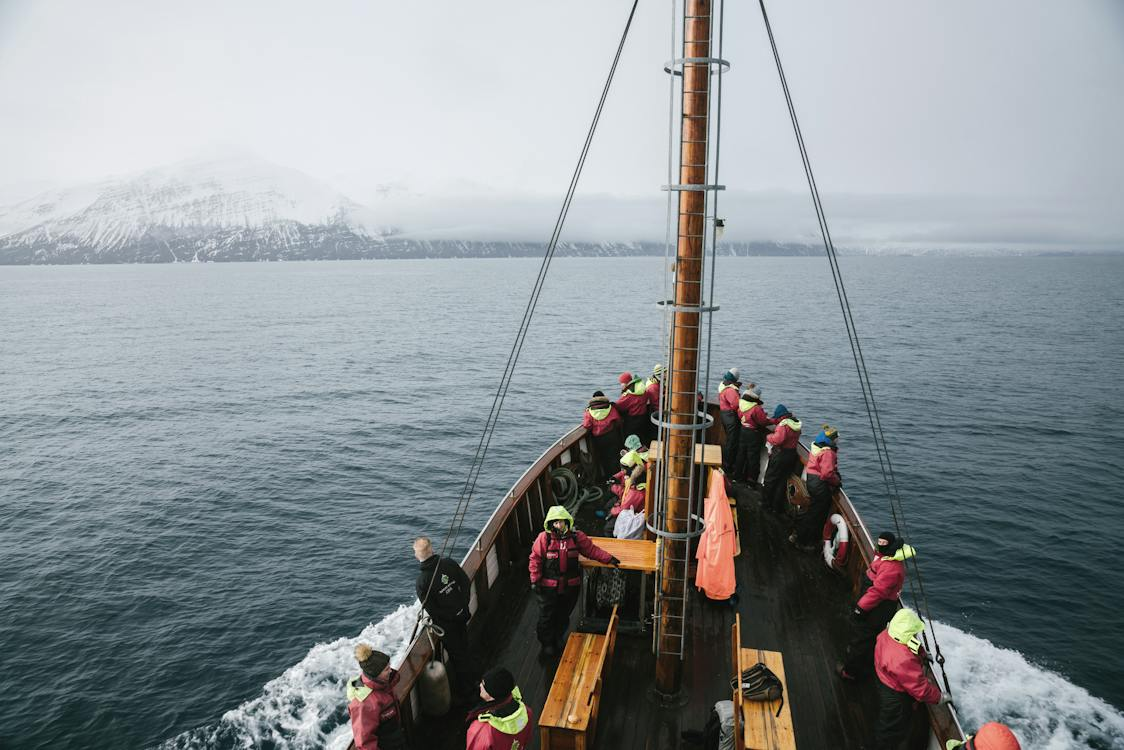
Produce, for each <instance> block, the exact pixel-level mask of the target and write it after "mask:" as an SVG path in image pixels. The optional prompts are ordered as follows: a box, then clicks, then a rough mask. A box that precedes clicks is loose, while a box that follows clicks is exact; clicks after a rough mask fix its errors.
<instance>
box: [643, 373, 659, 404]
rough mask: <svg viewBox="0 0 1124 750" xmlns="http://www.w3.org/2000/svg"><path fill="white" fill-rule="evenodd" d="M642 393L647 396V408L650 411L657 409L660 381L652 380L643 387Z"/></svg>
mask: <svg viewBox="0 0 1124 750" xmlns="http://www.w3.org/2000/svg"><path fill="white" fill-rule="evenodd" d="M644 395H645V396H647V397H648V409H649V410H650V411H659V409H660V381H658V380H653V381H652V382H651V383H649V384H648V387H647V388H645V389H644Z"/></svg>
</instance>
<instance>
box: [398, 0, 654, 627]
mask: <svg viewBox="0 0 1124 750" xmlns="http://www.w3.org/2000/svg"><path fill="white" fill-rule="evenodd" d="M638 4H639V0H633V3H632V10H630V11H629V14H628V20H627V21H626V22H625V25H624V31H623V32H622V33H621V38H620V41H619V42H618V43H617V50H616V54H614V55H613V63H612V65H611V66H610V67H609V75H608V77H607V78H606V79H605V86H604V88H603V89H602V90H601V98H600V99H599V100H598V102H597V109H596V110H595V111H594V113H593V121H592V122H591V123H590V125H589V130H588V132H587V133H586V136H585V143H584V144H583V145H582V150H581V155H580V156H579V157H578V163H577V165H576V166H575V167H574V172H573V174H572V175H571V177H570V186H569V188H567V190H566V196H565V198H564V199H563V201H562V208H561V209H560V210H559V212H558V218H557V219H556V220H555V222H554V231H553V232H551V235H550V241H549V242H547V246H546V253H545V254H544V255H543V259H542V264H541V265H540V266H539V273H538V276H537V277H536V278H535V285H534V287H533V289H532V290H531V296H530V298H529V299H528V300H527V306H526V308H524V310H523V319H522V321H521V322H520V324H519V330H518V332H517V333H516V334H515V342H514V343H513V344H512V345H511V351H510V352H509V353H508V355H507V364H506V365H505V366H504V371H503V375H501V376H500V382H499V385H498V386H497V387H496V393H495V396H494V397H493V399H492V408H491V409H490V410H489V411H488V417H487V419H486V420H485V421H484V428H483V430H482V431H481V433H480V440H479V442H477V444H476V453H475V455H473V457H472V463H471V464H470V466H469V469H468V475H467V476H466V478H465V482H464V487H463V488H462V489H461V494H460V497H459V498H458V499H457V507H456V509H455V510H454V511H453V517H452V519H451V520H450V522H449V529H448V531H447V532H446V534H445V539H444V541H443V542H442V543H441V551H440V553H439V554H440V555H441V556H444V555H445V553H446V551H448V550H452V549H453V548H454V547H455V546H456V543H457V538H458V537H459V536H460V532H461V529H462V527H463V526H464V519H465V514H466V513H467V512H468V505H469V503H470V502H471V501H472V495H473V493H474V492H475V491H476V484H477V481H478V480H479V478H480V472H481V470H482V468H483V464H484V458H485V457H486V456H487V455H488V447H489V446H490V445H491V444H492V436H493V435H494V434H495V430H496V423H497V422H498V420H499V416H500V410H501V409H502V408H503V402H504V399H505V398H507V392H508V390H509V389H510V388H511V380H512V376H513V375H514V374H515V365H516V363H517V362H518V361H519V355H520V353H521V352H522V351H523V343H524V342H525V341H526V339H527V331H528V330H529V329H530V327H531V319H532V318H533V317H534V314H535V308H536V307H537V306H538V303H539V296H540V295H541V294H542V289H543V285H544V284H545V282H546V275H547V272H548V271H549V270H550V263H551V261H552V260H553V259H554V253H555V251H556V250H557V249H558V240H559V237H561V235H562V227H563V226H564V225H565V223H566V217H567V215H568V214H569V212H570V204H571V203H573V200H574V193H575V192H576V191H577V188H578V181H579V180H580V178H581V174H582V169H583V168H584V167H585V160H586V158H587V157H588V156H589V148H590V146H591V145H592V143H593V134H594V133H595V132H596V130H597V124H598V122H600V120H601V112H602V110H603V109H604V108H605V101H606V99H607V98H608V96H609V88H610V87H611V86H612V83H613V77H614V76H615V75H616V72H617V65H618V63H619V62H620V59H621V52H622V51H623V50H624V43H625V40H627V39H628V32H629V30H630V29H631V28H632V19H633V17H634V16H635V15H636V6H637V5H638ZM436 578H437V576H436V574H435V575H434V576H433V577H431V578H430V580H429V586H428V587H427V588H426V591H425V595H424V596H423V597H422V598H421V602H422V605H423V607H424V605H425V603H426V601H428V599H429V594H430V592H431V591H432V590H433V583H434V581H435V580H436ZM420 617H421V614H420V612H419V616H418V620H415V623H414V635H416V634H417V628H418V623H419V622H420ZM413 639H414V636H413V635H412V636H411V637H410V640H411V641H413Z"/></svg>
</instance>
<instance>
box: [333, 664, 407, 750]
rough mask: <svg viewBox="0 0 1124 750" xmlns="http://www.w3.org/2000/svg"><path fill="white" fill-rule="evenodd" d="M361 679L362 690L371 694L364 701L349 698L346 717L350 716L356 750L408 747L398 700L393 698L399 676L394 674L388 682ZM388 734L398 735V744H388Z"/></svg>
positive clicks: (383, 749)
mask: <svg viewBox="0 0 1124 750" xmlns="http://www.w3.org/2000/svg"><path fill="white" fill-rule="evenodd" d="M359 679H361V680H362V684H363V686H365V687H367V688H370V690H371V692H370V694H369V695H367V697H365V698H364V699H363V700H356V699H354V698H350V699H349V700H348V702H347V713H348V714H349V715H350V716H351V732H352V735H353V736H354V738H355V747H356V750H380V749H381V750H386V748H387V747H388V745H389V746H390V747H393V748H399V747H405V744H404V740H403V739H402V734H401V732H402V729H401V721H402V720H401V717H400V716H399V710H398V699H397V698H395V697H394V686H395V685H397V684H398V672H397V671H392V672H391V673H390V679H389V680H372V679H371V678H370V677H368V676H367V675H365V674H360V675H359ZM353 683H354V681H353ZM349 692H350V691H349ZM380 728H381V729H382V732H381V735H382V739H383V744H381V745H380V744H379V739H380V732H379V730H380ZM388 731H389V732H392V733H393V734H395V735H396V737H395V739H396V740H399V741H396V742H394V744H392V745H391V744H390V743H388V742H387V739H388V737H387V732H388Z"/></svg>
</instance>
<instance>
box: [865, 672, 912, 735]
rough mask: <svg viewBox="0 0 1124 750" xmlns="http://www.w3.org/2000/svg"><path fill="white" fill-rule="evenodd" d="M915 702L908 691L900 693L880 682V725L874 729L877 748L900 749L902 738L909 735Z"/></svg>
mask: <svg viewBox="0 0 1124 750" xmlns="http://www.w3.org/2000/svg"><path fill="white" fill-rule="evenodd" d="M913 703H914V700H913V698H912V697H911V696H910V695H909V694H908V693H899V692H898V691H897V690H891V689H890V688H888V687H886V686H885V685H883V684H882V682H881V681H879V682H878V726H877V727H876V728H875V730H874V747H875V748H877V750H898V746H899V745H901V742H902V740H904V739H905V738H906V737H908V736H909V725H910V723H911V722H912V721H913Z"/></svg>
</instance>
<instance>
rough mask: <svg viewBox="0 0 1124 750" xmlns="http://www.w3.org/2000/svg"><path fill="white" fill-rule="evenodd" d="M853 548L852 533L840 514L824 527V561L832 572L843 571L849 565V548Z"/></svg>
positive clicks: (832, 515)
mask: <svg viewBox="0 0 1124 750" xmlns="http://www.w3.org/2000/svg"><path fill="white" fill-rule="evenodd" d="M849 546H851V533H850V532H849V531H848V530H847V522H846V521H845V520H843V516H841V515H839V514H838V513H832V514H831V518H829V519H827V523H825V524H824V525H823V561H824V562H825V563H827V567H829V568H831V569H832V570H842V569H843V566H844V565H845V564H846V563H847V548H848V547H849Z"/></svg>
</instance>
